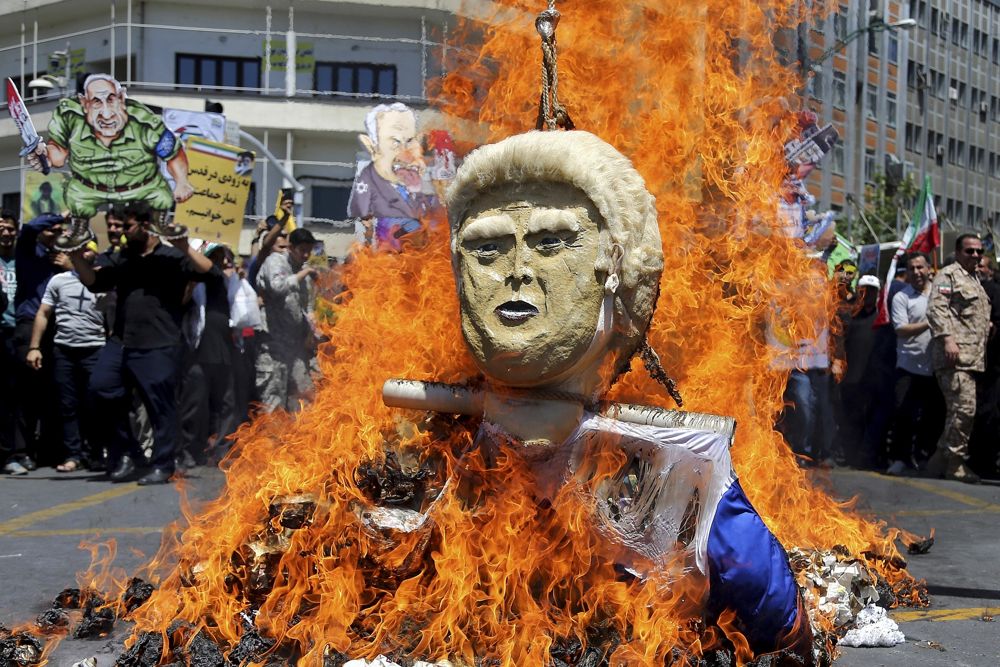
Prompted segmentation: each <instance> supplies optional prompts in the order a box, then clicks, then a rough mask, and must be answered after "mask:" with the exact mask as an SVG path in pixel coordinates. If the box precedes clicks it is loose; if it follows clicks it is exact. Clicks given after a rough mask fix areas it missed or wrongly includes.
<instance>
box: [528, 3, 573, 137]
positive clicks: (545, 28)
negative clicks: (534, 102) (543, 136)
mask: <svg viewBox="0 0 1000 667" xmlns="http://www.w3.org/2000/svg"><path fill="white" fill-rule="evenodd" d="M559 16H560V14H559V12H558V10H556V2H555V0H549V8H548V9H546V10H545V11H543V12H542V13H541V14H539V15H538V18H536V19H535V30H537V31H538V34H539V35H540V36H541V38H542V92H541V95H540V97H539V100H538V120H537V121H536V122H535V129H537V130H555V129H558V128H560V127H561V128H562V129H564V130H572V129H573V128H574V127H575V126H574V125H573V119H571V118H570V117H569V112H567V111H566V108H565V107H563V105H562V104H560V103H559V68H558V54H557V51H556V26H557V25H559Z"/></svg>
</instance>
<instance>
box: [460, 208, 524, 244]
mask: <svg viewBox="0 0 1000 667" xmlns="http://www.w3.org/2000/svg"><path fill="white" fill-rule="evenodd" d="M513 235H514V219H513V218H511V217H510V216H509V215H504V214H501V215H490V216H487V217H485V218H477V219H476V220H473V221H472V222H470V223H469V224H467V225H465V226H464V227H462V231H461V232H459V241H460V242H461V243H468V242H469V241H479V240H482V239H496V238H500V237H501V236H513Z"/></svg>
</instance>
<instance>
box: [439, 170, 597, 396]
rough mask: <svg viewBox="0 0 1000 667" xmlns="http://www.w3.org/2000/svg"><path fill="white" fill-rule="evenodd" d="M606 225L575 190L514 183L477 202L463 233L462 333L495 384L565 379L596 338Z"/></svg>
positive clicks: (459, 238) (459, 251)
mask: <svg viewBox="0 0 1000 667" xmlns="http://www.w3.org/2000/svg"><path fill="white" fill-rule="evenodd" d="M603 224H604V220H603V218H602V216H601V214H600V213H599V212H598V211H597V208H596V207H595V206H594V204H593V203H592V202H591V201H590V199H589V198H588V197H587V195H586V194H584V193H583V191H581V190H580V189H578V188H576V187H574V186H572V185H569V184H566V183H552V182H549V183H546V182H537V181H536V182H528V183H504V184H501V185H499V186H497V187H494V188H492V189H489V190H486V191H484V192H483V193H481V194H480V195H479V196H477V197H476V198H475V199H474V200H473V201H472V202H471V204H470V206H469V207H468V209H467V213H466V215H465V217H464V218H463V220H462V221H461V223H460V225H459V229H458V236H457V243H456V252H457V260H458V269H459V274H458V280H459V298H460V303H461V316H462V334H463V335H464V336H465V340H466V343H467V344H468V347H469V349H470V351H471V352H472V355H473V357H474V358H475V360H476V362H477V364H478V365H479V366H480V368H482V370H483V372H484V373H486V375H488V376H489V377H490V378H491V379H493V380H496V381H499V382H501V383H502V384H507V385H511V386H516V387H532V386H542V385H546V384H549V383H552V382H553V381H557V380H559V378H560V377H561V376H563V375H564V374H565V373H567V372H568V371H570V370H571V369H573V368H574V367H575V366H576V365H577V364H578V362H579V361H580V360H581V359H582V358H583V357H584V356H585V354H586V353H587V351H588V350H589V349H590V347H591V345H592V343H593V342H594V339H595V330H596V327H597V323H598V319H599V316H600V311H601V307H602V301H603V298H604V280H605V275H604V274H603V272H601V271H598V269H597V268H596V265H597V260H598V255H599V251H600V236H601V234H600V228H601V227H602V226H603Z"/></svg>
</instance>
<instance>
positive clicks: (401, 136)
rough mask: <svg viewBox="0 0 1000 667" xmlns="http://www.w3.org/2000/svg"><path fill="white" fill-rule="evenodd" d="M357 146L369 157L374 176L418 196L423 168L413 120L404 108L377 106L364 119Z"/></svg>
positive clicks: (395, 104)
mask: <svg viewBox="0 0 1000 667" xmlns="http://www.w3.org/2000/svg"><path fill="white" fill-rule="evenodd" d="M358 138H359V139H360V140H361V144H362V145H363V146H364V147H365V150H367V151H368V152H369V153H370V154H371V156H372V167H373V168H374V169H375V173H377V174H378V175H379V176H381V177H382V178H383V179H384V180H386V181H388V182H389V183H392V184H393V185H403V186H405V187H406V189H407V190H409V191H410V192H419V191H420V187H421V182H422V180H423V173H424V169H425V168H426V167H425V164H424V158H423V155H422V150H421V146H420V136H419V135H418V134H417V118H416V115H414V113H413V110H412V109H410V108H409V107H407V106H406V105H405V104H402V103H400V102H396V103H394V104H380V105H378V106H376V107H375V108H374V109H372V110H371V111H369V112H368V115H367V116H365V134H362V135H359V137H358Z"/></svg>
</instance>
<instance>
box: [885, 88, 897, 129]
mask: <svg viewBox="0 0 1000 667" xmlns="http://www.w3.org/2000/svg"><path fill="white" fill-rule="evenodd" d="M896 113H897V108H896V93H894V92H892V91H891V90H890V91H887V92H886V94H885V124H886V125H888V126H889V127H896Z"/></svg>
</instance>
